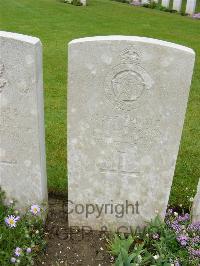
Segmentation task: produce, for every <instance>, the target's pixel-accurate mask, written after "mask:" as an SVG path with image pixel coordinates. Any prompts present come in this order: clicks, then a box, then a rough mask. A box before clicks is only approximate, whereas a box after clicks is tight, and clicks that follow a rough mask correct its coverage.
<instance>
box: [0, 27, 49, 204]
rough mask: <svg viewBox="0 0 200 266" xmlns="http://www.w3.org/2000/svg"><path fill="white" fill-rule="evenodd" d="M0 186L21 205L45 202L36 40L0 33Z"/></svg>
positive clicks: (39, 51)
mask: <svg viewBox="0 0 200 266" xmlns="http://www.w3.org/2000/svg"><path fill="white" fill-rule="evenodd" d="M0 111H1V116H0V186H1V187H2V189H3V190H4V191H5V192H6V195H7V198H8V199H16V200H17V201H18V206H19V207H21V208H22V209H23V208H24V207H26V206H27V205H29V204H33V203H35V204H40V203H42V202H43V201H46V200H47V184H46V166H45V164H46V163H45V140H44V115H43V77H42V47H41V43H40V40H39V39H37V38H34V37H29V36H25V35H21V34H16V33H9V32H2V31H1V32H0Z"/></svg>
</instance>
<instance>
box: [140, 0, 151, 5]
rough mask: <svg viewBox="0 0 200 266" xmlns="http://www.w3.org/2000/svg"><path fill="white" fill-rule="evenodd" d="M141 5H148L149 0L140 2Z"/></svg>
mask: <svg viewBox="0 0 200 266" xmlns="http://www.w3.org/2000/svg"><path fill="white" fill-rule="evenodd" d="M141 3H142V4H143V5H145V4H149V3H150V0H141Z"/></svg>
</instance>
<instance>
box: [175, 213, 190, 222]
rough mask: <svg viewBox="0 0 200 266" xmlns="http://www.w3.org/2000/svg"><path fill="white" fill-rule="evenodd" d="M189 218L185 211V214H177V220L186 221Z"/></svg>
mask: <svg viewBox="0 0 200 266" xmlns="http://www.w3.org/2000/svg"><path fill="white" fill-rule="evenodd" d="M189 220H190V215H189V214H188V213H186V214H185V215H179V216H178V221H179V222H186V221H189Z"/></svg>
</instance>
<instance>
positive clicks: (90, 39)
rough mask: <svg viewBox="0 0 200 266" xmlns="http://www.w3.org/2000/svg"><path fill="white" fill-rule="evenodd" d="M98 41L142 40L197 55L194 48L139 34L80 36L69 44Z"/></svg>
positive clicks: (142, 41)
mask: <svg viewBox="0 0 200 266" xmlns="http://www.w3.org/2000/svg"><path fill="white" fill-rule="evenodd" d="M97 41H133V42H141V43H148V44H155V45H161V46H166V47H171V48H174V49H178V50H182V51H185V52H188V53H191V54H194V55H195V52H194V50H193V49H191V48H189V47H186V46H183V45H180V44H175V43H172V42H167V41H162V40H158V39H153V38H147V37H139V36H123V35H111V36H95V37H85V38H79V39H74V40H72V41H71V42H69V45H71V44H76V43H85V42H97Z"/></svg>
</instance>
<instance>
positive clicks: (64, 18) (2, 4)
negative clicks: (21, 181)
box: [0, 0, 200, 205]
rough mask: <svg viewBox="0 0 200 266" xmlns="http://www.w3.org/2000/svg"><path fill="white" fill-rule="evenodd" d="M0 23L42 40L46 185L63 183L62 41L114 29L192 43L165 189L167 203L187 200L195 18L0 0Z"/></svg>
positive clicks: (196, 137)
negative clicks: (183, 108) (185, 100)
mask: <svg viewBox="0 0 200 266" xmlns="http://www.w3.org/2000/svg"><path fill="white" fill-rule="evenodd" d="M197 10H199V11H200V1H199V0H198V7H197ZM0 29H1V30H5V31H12V32H18V33H23V34H28V35H33V36H37V37H39V38H40V39H41V41H42V43H43V52H44V88H45V124H46V147H47V171H48V185H49V190H50V191H63V190H66V188H67V178H66V175H67V174H66V165H67V164H66V97H67V96H66V80H67V43H68V42H69V41H71V40H72V39H75V38H80V37H85V36H95V35H117V34H119V35H138V36H147V37H152V38H157V39H162V40H166V41H171V42H175V43H178V44H182V45H186V46H189V47H191V48H193V49H194V50H195V51H196V54H197V57H196V66H195V72H194V77H193V82H192V88H191V93H190V98H189V105H188V109H187V115H186V120H185V126H184V131H183V136H182V142H181V147H180V151H179V157H178V161H177V165H176V172H175V178H174V183H173V189H172V193H171V203H172V204H180V203H184V205H187V202H188V199H187V196H191V195H194V190H195V189H196V185H197V182H198V178H199V176H200V115H199V111H200V110H199V109H200V21H197V20H193V19H191V18H187V17H183V16H180V15H178V14H170V13H165V12H161V11H158V10H152V9H146V8H139V7H132V6H129V5H127V4H121V3H118V2H114V1H110V0H90V5H89V6H88V7H86V8H85V7H75V6H72V5H68V4H64V3H62V2H60V1H59V0H17V1H16V0H9V1H8V0H7V1H5V0H0ZM13 178H14V177H13Z"/></svg>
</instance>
